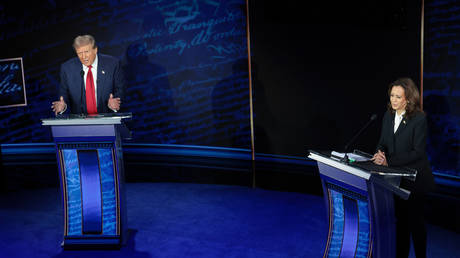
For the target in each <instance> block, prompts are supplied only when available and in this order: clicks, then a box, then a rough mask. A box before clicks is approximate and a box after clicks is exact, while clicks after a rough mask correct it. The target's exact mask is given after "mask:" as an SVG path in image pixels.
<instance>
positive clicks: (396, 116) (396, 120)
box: [393, 111, 406, 133]
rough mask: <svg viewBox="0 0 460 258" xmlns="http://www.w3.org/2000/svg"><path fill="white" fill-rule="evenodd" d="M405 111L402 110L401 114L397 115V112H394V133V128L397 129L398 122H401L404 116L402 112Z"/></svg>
mask: <svg viewBox="0 0 460 258" xmlns="http://www.w3.org/2000/svg"><path fill="white" fill-rule="evenodd" d="M405 113H406V111H403V112H402V113H401V115H398V112H395V127H394V131H393V132H394V133H396V130H398V127H399V124H401V121H402V120H403V118H404V114H405Z"/></svg>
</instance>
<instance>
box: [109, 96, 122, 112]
mask: <svg viewBox="0 0 460 258" xmlns="http://www.w3.org/2000/svg"><path fill="white" fill-rule="evenodd" d="M120 104H121V100H120V98H114V97H113V94H112V93H110V97H109V104H108V106H109V108H110V109H112V110H116V111H118V110H120Z"/></svg>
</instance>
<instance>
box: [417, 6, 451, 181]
mask: <svg viewBox="0 0 460 258" xmlns="http://www.w3.org/2000/svg"><path fill="white" fill-rule="evenodd" d="M459 22H460V3H459V2H458V1H439V0H436V1H430V2H428V4H427V5H426V8H425V49H424V74H423V77H424V91H423V97H424V109H425V112H426V113H427V115H428V116H427V117H428V122H429V138H428V152H429V156H430V158H431V165H432V167H433V171H434V172H437V173H442V174H447V175H453V176H460V80H459V79H460V33H459V30H460V25H459Z"/></svg>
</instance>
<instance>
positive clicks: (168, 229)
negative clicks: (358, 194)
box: [0, 183, 460, 258]
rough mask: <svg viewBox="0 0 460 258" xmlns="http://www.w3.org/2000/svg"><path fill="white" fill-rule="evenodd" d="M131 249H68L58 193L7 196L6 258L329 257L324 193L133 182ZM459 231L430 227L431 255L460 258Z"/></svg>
mask: <svg viewBox="0 0 460 258" xmlns="http://www.w3.org/2000/svg"><path fill="white" fill-rule="evenodd" d="M126 188H127V204H128V221H129V222H128V228H129V231H130V237H129V240H128V243H127V245H126V246H124V247H123V248H121V250H116V251H64V250H62V249H61V247H60V243H61V241H62V232H63V211H62V209H61V200H60V198H61V197H60V192H59V189H57V188H45V189H29V190H23V189H19V190H15V191H11V192H7V193H0V257H1V258H3V257H98V258H101V257H264V258H265V257H268V258H269V257H322V253H323V250H324V246H325V240H326V234H327V220H326V212H325V204H324V203H323V198H322V197H321V196H316V195H309V194H301V193H292V192H278V191H269V190H262V189H251V188H247V187H242V186H228V185H206V184H186V183H128V184H127V185H126ZM459 243H460V234H457V233H455V232H452V231H449V230H446V229H443V228H440V227H437V226H433V225H428V257H443V258H447V257H460V245H459Z"/></svg>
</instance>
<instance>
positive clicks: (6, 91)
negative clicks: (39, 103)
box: [0, 57, 27, 108]
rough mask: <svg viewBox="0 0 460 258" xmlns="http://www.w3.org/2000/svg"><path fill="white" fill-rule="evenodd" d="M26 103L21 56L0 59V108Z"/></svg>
mask: <svg viewBox="0 0 460 258" xmlns="http://www.w3.org/2000/svg"><path fill="white" fill-rule="evenodd" d="M25 105H27V99H26V87H25V83H24V69H23V66H22V58H20V57H18V58H7V59H0V108H8V107H17V106H25Z"/></svg>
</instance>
